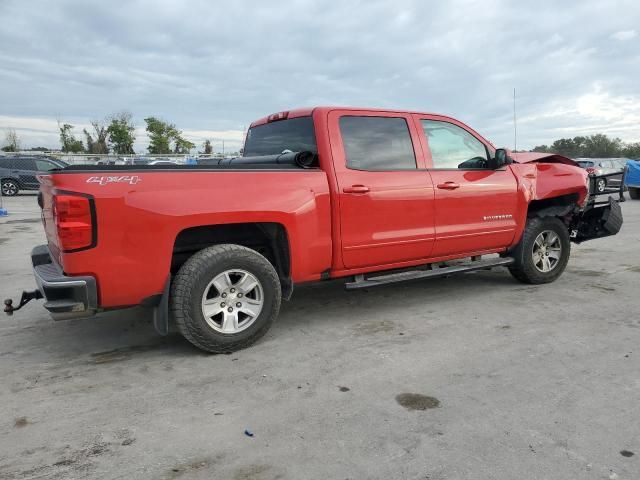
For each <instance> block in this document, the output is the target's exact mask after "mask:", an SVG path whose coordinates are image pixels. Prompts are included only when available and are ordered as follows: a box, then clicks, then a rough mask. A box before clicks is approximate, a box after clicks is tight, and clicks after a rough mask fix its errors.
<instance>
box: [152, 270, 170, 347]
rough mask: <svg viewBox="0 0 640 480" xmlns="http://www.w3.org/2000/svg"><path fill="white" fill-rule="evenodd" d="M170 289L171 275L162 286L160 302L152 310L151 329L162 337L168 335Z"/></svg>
mask: <svg viewBox="0 0 640 480" xmlns="http://www.w3.org/2000/svg"><path fill="white" fill-rule="evenodd" d="M170 287H171V275H169V278H167V281H166V283H165V285H164V292H162V296H161V297H160V301H159V302H158V304H157V305H156V306H155V307H154V308H153V327H154V328H155V329H156V332H158V333H159V334H160V335H162V336H163V337H164V336H166V335H168V334H169V289H170Z"/></svg>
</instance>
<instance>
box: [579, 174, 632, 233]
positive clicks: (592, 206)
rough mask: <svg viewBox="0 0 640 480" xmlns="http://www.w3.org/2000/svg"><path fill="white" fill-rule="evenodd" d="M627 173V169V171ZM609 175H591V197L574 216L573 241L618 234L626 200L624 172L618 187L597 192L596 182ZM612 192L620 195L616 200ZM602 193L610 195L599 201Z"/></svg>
mask: <svg viewBox="0 0 640 480" xmlns="http://www.w3.org/2000/svg"><path fill="white" fill-rule="evenodd" d="M625 173H626V171H625ZM612 175H619V174H608V175H593V174H591V175H589V192H590V193H589V198H588V199H587V203H586V205H585V207H584V209H583V210H582V211H580V212H579V213H578V214H577V215H575V216H574V217H573V220H572V222H571V225H570V227H569V231H570V232H571V241H573V242H575V243H581V242H585V241H587V240H593V239H596V238H603V237H609V236H611V235H616V234H617V233H618V232H619V231H620V229H621V228H622V223H623V220H622V208H620V202H624V200H625V199H624V173H623V176H622V181H621V182H620V186H619V187H618V188H615V189H614V188H607V189H605V191H604V192H600V193H597V192H596V182H597V180H598V179H600V178H603V177H609V176H612ZM612 194H615V195H618V199H617V200H616V199H615V198H614V197H613V196H611V195H612ZM601 195H609V197H608V198H607V199H606V200H602V201H599V200H598V197H599V196H601Z"/></svg>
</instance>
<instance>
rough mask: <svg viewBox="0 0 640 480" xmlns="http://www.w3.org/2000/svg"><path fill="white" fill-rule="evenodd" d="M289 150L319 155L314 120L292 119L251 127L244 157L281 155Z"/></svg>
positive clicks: (304, 118) (308, 118)
mask: <svg viewBox="0 0 640 480" xmlns="http://www.w3.org/2000/svg"><path fill="white" fill-rule="evenodd" d="M287 150H288V151H291V152H312V153H318V147H317V146H316V135H315V132H314V130H313V118H311V117H299V118H292V119H290V120H279V121H276V122H272V123H265V124H263V125H257V126H255V127H251V128H250V129H249V131H248V132H247V138H246V140H245V144H244V152H243V156H245V157H253V156H258V155H279V154H280V153H283V152H285V151H287Z"/></svg>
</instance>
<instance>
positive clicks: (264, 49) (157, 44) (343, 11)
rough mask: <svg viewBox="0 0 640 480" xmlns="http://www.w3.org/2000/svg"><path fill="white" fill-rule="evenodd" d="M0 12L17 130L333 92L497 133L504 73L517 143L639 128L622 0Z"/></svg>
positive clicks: (0, 91)
mask: <svg viewBox="0 0 640 480" xmlns="http://www.w3.org/2000/svg"><path fill="white" fill-rule="evenodd" d="M0 16H1V17H2V18H3V19H4V20H3V22H2V24H1V25H0V45H2V47H1V49H0V63H1V65H2V69H1V70H0V85H2V87H1V88H0V105H1V106H2V108H1V109H0V129H1V128H6V127H11V126H14V127H15V128H18V129H19V134H20V135H21V136H22V137H23V140H24V141H25V143H28V144H35V143H38V142H39V141H44V142H47V145H49V146H55V145H56V144H57V141H56V139H57V135H56V133H55V119H56V118H60V119H63V120H64V121H67V122H70V123H74V124H77V125H85V124H87V123H88V122H89V121H90V120H91V119H95V118H101V117H104V116H105V115H108V114H110V113H113V112H115V111H119V110H123V109H126V110H129V111H131V112H133V113H134V116H135V119H136V122H137V124H138V125H141V124H142V119H143V118H144V117H145V116H148V115H156V116H160V117H163V118H165V119H168V120H170V121H172V122H175V123H176V124H177V125H178V126H179V127H180V128H182V129H184V130H185V131H186V133H187V135H188V136H190V137H191V138H193V139H197V140H198V141H200V140H201V139H204V138H205V137H206V136H209V135H212V136H213V135H218V136H220V138H226V140H227V141H228V142H230V145H233V146H237V145H239V142H240V139H241V132H242V129H243V126H246V125H247V124H248V123H249V122H250V121H251V120H253V119H255V118H258V117H262V116H264V115H265V114H268V113H272V112H276V111H279V110H286V109H289V108H292V107H297V106H309V105H316V104H339V105H361V106H377V107H387V108H407V109H412V110H420V111H435V112H440V113H447V114H450V115H453V116H455V117H457V118H460V119H461V120H463V121H465V122H467V123H469V124H470V125H471V126H473V127H474V128H475V129H477V130H478V131H480V132H481V133H483V134H485V135H486V136H487V137H489V138H490V139H491V140H492V141H494V143H496V144H498V145H508V146H511V145H512V143H513V138H512V137H513V134H512V123H511V122H512V120H511V116H512V92H513V87H516V88H517V92H518V116H519V118H520V122H519V145H520V146H522V147H532V146H534V145H536V144H540V143H546V142H549V141H550V140H553V139H554V138H557V137H558V136H562V135H565V136H566V135H570V136H572V135H577V134H584V133H593V132H595V131H606V132H607V133H609V134H611V135H618V136H620V137H622V138H623V139H625V140H640V121H639V117H640V82H638V80H637V79H638V78H640V48H639V47H640V37H638V35H637V30H636V29H637V24H638V20H639V19H640V4H637V2H635V1H617V2H602V1H589V0H586V1H580V2H578V1H570V2H563V3H562V4H561V5H558V4H557V2H552V1H549V0H542V1H538V2H527V3H524V2H523V3H520V4H516V3H515V2H507V1H490V0H487V1H479V2H475V1H454V2H442V3H441V4H439V5H434V4H433V2H420V1H409V0H407V1H396V2H386V1H378V2H376V1H343V2H340V3H339V4H338V2H314V1H311V0H309V1H303V0H298V1H291V2H287V3H284V2H262V3H257V2H243V1H236V2H226V4H225V5H222V4H221V2H209V1H204V0H200V1H198V0H194V1H190V2H175V1H168V0H167V1H135V2H127V6H126V7H121V6H115V5H114V4H113V3H108V2H93V1H84V2H72V1H65V0H59V1H55V2H54V1H40V2H23V1H17V0H4V1H3V2H0ZM11 123H13V124H14V125H11ZM47 125H48V126H47ZM51 125H53V128H50V126H51ZM80 131H81V129H80V128H79V129H78V132H80ZM142 137H143V136H141V138H140V142H139V144H140V145H139V148H141V147H142V146H143V144H144V143H145V139H144V138H142Z"/></svg>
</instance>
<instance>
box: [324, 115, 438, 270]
mask: <svg viewBox="0 0 640 480" xmlns="http://www.w3.org/2000/svg"><path fill="white" fill-rule="evenodd" d="M329 129H330V131H331V135H330V137H331V139H332V143H331V149H332V154H333V158H334V165H335V170H336V175H337V183H338V188H339V191H338V199H339V202H340V208H339V211H340V235H341V242H342V244H341V253H342V260H343V264H344V267H345V268H347V269H351V268H359V267H368V266H374V265H375V266H381V265H388V264H395V263H400V262H405V261H412V260H416V259H422V258H427V257H428V256H429V255H430V254H431V249H432V247H433V241H434V207H433V201H434V193H433V185H432V183H431V179H430V177H429V173H428V172H427V171H425V170H424V168H420V169H419V168H418V167H419V166H420V167H422V166H423V164H420V163H419V162H422V161H423V158H422V152H421V150H420V147H419V138H418V136H417V131H416V129H415V126H414V125H413V124H412V121H411V117H409V116H404V115H402V114H394V113H384V112H382V113H375V115H373V114H371V113H370V112H369V113H367V112H357V111H349V112H344V113H343V112H337V111H334V112H331V114H330V115H329ZM414 144H415V145H416V146H417V149H414ZM416 150H417V151H416Z"/></svg>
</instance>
